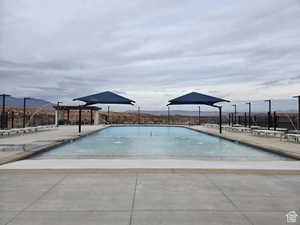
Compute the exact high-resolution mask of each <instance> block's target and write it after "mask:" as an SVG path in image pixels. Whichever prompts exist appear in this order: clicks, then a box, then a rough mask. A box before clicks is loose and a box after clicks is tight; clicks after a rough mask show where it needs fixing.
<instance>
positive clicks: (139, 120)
mask: <svg viewBox="0 0 300 225" xmlns="http://www.w3.org/2000/svg"><path fill="white" fill-rule="evenodd" d="M138 124H141V114H140V107H138Z"/></svg>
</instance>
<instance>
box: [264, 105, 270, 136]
mask: <svg viewBox="0 0 300 225" xmlns="http://www.w3.org/2000/svg"><path fill="white" fill-rule="evenodd" d="M265 102H268V103H269V112H268V130H270V127H271V100H270V99H269V100H265Z"/></svg>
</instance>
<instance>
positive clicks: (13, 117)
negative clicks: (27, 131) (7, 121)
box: [11, 111, 15, 128]
mask: <svg viewBox="0 0 300 225" xmlns="http://www.w3.org/2000/svg"><path fill="white" fill-rule="evenodd" d="M14 120H15V112H14V111H12V112H11V128H14Z"/></svg>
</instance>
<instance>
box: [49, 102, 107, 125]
mask: <svg viewBox="0 0 300 225" xmlns="http://www.w3.org/2000/svg"><path fill="white" fill-rule="evenodd" d="M53 108H54V109H55V110H57V112H59V111H67V117H68V120H70V111H81V110H89V111H90V112H91V123H92V120H93V111H98V110H101V109H102V108H100V107H97V106H86V105H82V106H78V105H55V106H53ZM80 119H81V118H80Z"/></svg>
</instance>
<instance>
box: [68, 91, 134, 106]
mask: <svg viewBox="0 0 300 225" xmlns="http://www.w3.org/2000/svg"><path fill="white" fill-rule="evenodd" d="M77 100H78V101H83V102H86V104H87V105H92V104H131V105H133V103H135V101H133V100H131V99H128V98H125V97H123V96H120V95H117V94H115V93H113V92H110V91H105V92H101V93H98V94H94V95H88V96H85V97H80V98H75V99H73V101H77Z"/></svg>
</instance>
